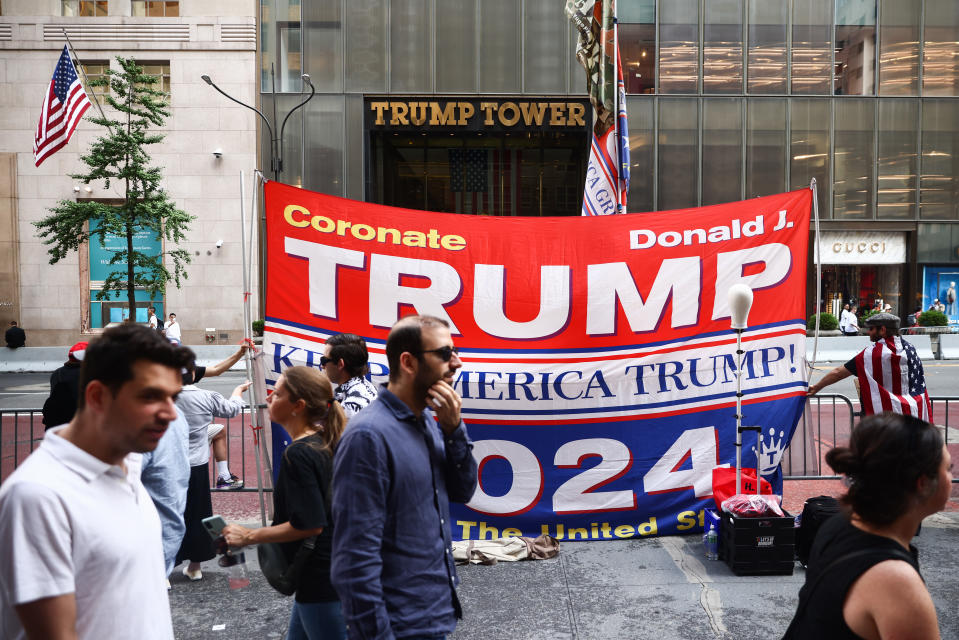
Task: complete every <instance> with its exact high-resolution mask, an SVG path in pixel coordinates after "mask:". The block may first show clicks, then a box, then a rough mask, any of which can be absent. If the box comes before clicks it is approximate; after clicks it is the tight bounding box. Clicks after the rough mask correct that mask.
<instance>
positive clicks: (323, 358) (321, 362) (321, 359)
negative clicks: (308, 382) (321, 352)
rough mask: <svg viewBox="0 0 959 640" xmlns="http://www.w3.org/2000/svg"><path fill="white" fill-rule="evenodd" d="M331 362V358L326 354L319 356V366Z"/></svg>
mask: <svg viewBox="0 0 959 640" xmlns="http://www.w3.org/2000/svg"><path fill="white" fill-rule="evenodd" d="M331 362H333V358H327V357H326V356H320V366H321V367H325V366H326V365H328V364H330V363H331Z"/></svg>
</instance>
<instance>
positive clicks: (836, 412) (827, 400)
mask: <svg viewBox="0 0 959 640" xmlns="http://www.w3.org/2000/svg"><path fill="white" fill-rule="evenodd" d="M931 400H932V408H933V416H934V418H935V421H936V424H938V425H939V426H940V428H942V429H943V432H944V433H943V436H944V438H945V441H946V444H950V442H953V441H955V437H953V438H952V440H950V431H951V430H952V429H953V427H952V426H951V424H952V418H953V415H954V414H956V413H957V412H959V396H936V397H933V398H931ZM263 406H265V405H263ZM858 417H859V415H858V413H857V412H856V411H855V410H854V405H853V402H852V400H850V399H849V398H847V397H846V396H843V395H839V394H817V395H815V396H813V397H811V398H808V399H807V402H806V408H805V410H804V411H803V414H802V417H801V418H800V420H799V424H798V425H797V426H796V432H795V434H794V435H793V439H792V443H791V445H790V446H789V447H788V448H787V449H786V450H785V452H784V453H783V457H782V470H783V479H784V480H827V479H834V478H838V477H839V476H837V475H829V474H828V473H824V472H827V471H828V470H829V467H828V465H826V463H825V456H826V452H827V451H829V449H831V448H832V447H834V446H836V445H837V444H841V443H843V442H846V440H847V438H848V437H849V433H850V431H851V430H852V427H853V424H854V423H855V421H856V420H857V419H858ZM216 422H217V423H218V424H223V425H225V428H226V433H227V442H228V447H227V451H228V453H227V460H228V462H229V464H230V471H231V473H233V474H235V475H236V476H237V477H239V478H240V479H241V480H243V483H244V484H243V488H242V489H238V490H232V491H256V490H257V485H256V459H255V457H254V456H255V455H256V452H255V451H254V446H253V438H251V437H249V436H248V435H247V431H248V426H249V411H244V412H243V413H242V414H240V415H239V416H238V417H236V418H233V419H225V420H224V419H219V418H218V419H217V420H216ZM772 435H773V437H772V440H773V442H774V443H776V442H777V441H776V438H775V434H772ZM42 439H43V423H42V416H41V410H40V409H0V483H2V482H3V481H4V480H6V478H7V477H8V476H9V475H10V474H11V473H13V470H14V469H16V468H17V466H19V465H20V464H21V463H22V462H23V461H24V460H25V459H26V457H27V456H28V455H30V453H31V452H32V451H33V450H34V449H35V448H36V447H37V445H39V443H40V441H41V440H42ZM268 449H272V447H268ZM210 458H211V464H210V476H211V477H210V486H211V488H212V490H213V491H221V492H227V491H230V490H228V489H216V468H215V466H216V465H214V464H213V463H212V459H213V454H212V452H211V454H210ZM270 472H271V470H270V469H264V473H270ZM953 482H954V483H959V478H953ZM267 484H268V485H271V483H267ZM264 490H265V491H272V488H271V487H270V486H268V487H264Z"/></svg>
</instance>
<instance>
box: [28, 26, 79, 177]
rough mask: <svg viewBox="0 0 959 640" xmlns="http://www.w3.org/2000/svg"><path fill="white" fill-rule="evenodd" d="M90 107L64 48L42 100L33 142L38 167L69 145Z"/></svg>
mask: <svg viewBox="0 0 959 640" xmlns="http://www.w3.org/2000/svg"><path fill="white" fill-rule="evenodd" d="M89 108H90V99H89V98H87V93H86V91H84V90H83V85H81V84H80V79H79V78H78V77H77V70H76V69H75V68H74V66H73V61H72V60H71V59H70V53H69V52H68V51H67V46H66V45H63V52H62V53H61V54H60V61H59V62H57V68H56V69H55V70H54V71H53V78H52V79H51V80H50V87H49V89H47V95H46V96H45V97H44V99H43V108H42V109H41V110H40V122H38V123H37V137H36V138H35V139H34V141H33V158H34V161H35V163H36V165H37V166H38V167H39V166H40V164H41V163H43V161H44V160H46V159H47V158H49V157H50V156H52V155H53V154H54V153H56V152H57V151H59V150H60V148H61V147H63V146H64V145H65V144H67V143H68V142H70V138H71V137H72V136H73V132H74V131H75V130H76V128H77V124H79V122H80V118H82V117H83V114H84V113H86V111H87V109H89Z"/></svg>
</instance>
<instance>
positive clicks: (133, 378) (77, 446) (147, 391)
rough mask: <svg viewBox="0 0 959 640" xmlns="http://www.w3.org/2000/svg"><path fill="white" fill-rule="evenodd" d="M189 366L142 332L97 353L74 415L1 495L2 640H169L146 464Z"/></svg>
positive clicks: (119, 334)
mask: <svg viewBox="0 0 959 640" xmlns="http://www.w3.org/2000/svg"><path fill="white" fill-rule="evenodd" d="M192 357H193V354H192V352H191V351H190V350H189V349H186V348H181V347H175V346H173V345H171V344H170V343H169V342H167V341H166V340H164V339H163V338H162V337H161V336H159V335H157V333H156V332H155V331H151V330H150V329H148V328H147V327H144V326H141V325H136V324H124V325H120V326H117V327H114V328H111V329H108V330H106V331H104V332H103V335H102V336H101V337H100V338H99V339H98V340H95V341H93V342H91V343H90V345H89V346H88V348H87V351H86V354H85V356H84V360H83V365H82V369H81V373H80V389H81V394H80V399H79V407H78V409H77V413H76V415H74V417H73V419H72V420H71V421H70V422H69V423H68V424H66V425H62V426H59V427H56V428H54V429H51V430H49V431H47V433H46V435H45V437H44V439H43V442H42V443H41V444H40V446H39V448H38V449H37V450H36V451H34V452H33V453H32V454H31V455H30V456H29V457H28V458H27V459H26V461H24V463H23V464H22V465H20V467H19V468H18V469H17V470H16V471H14V472H13V474H12V475H11V476H10V477H9V478H8V479H7V481H6V482H4V484H3V486H2V487H0V638H4V639H13V640H20V639H21V638H51V639H59V638H78V639H80V640H85V639H91V640H92V639H98V640H99V639H101V638H138V639H149V640H154V639H156V640H168V639H172V638H173V625H172V622H171V619H170V604H169V600H168V598H167V591H166V580H165V578H166V571H165V567H164V560H163V546H162V543H161V537H160V520H159V518H158V517H157V512H156V509H155V508H154V506H153V502H152V500H150V496H149V495H148V494H147V492H146V490H145V489H144V488H143V485H142V484H141V483H140V464H141V457H142V456H141V455H140V454H141V453H145V452H148V451H153V450H154V449H155V448H156V446H157V443H159V441H160V438H161V437H162V436H163V434H164V432H166V430H167V427H168V426H169V424H170V422H171V421H173V420H174V419H175V418H176V415H177V414H176V408H175V406H174V404H173V400H174V398H175V397H176V395H177V394H178V393H179V392H180V387H181V382H180V369H181V368H182V367H183V366H185V365H186V364H187V363H188V362H190V361H191V359H192Z"/></svg>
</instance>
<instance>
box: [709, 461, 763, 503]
mask: <svg viewBox="0 0 959 640" xmlns="http://www.w3.org/2000/svg"><path fill="white" fill-rule="evenodd" d="M759 487H760V493H765V494H766V495H772V494H773V488H772V485H770V484H769V483H768V482H767V481H765V480H763V479H760V481H759ZM740 493H756V470H755V469H743V474H742V491H741V492H740ZM734 495H736V469H735V468H733V467H715V468H714V469H713V499H714V500H715V501H716V509H717V510H720V511H721V510H722V505H723V500H726V499H727V498H730V497H732V496H734Z"/></svg>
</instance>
